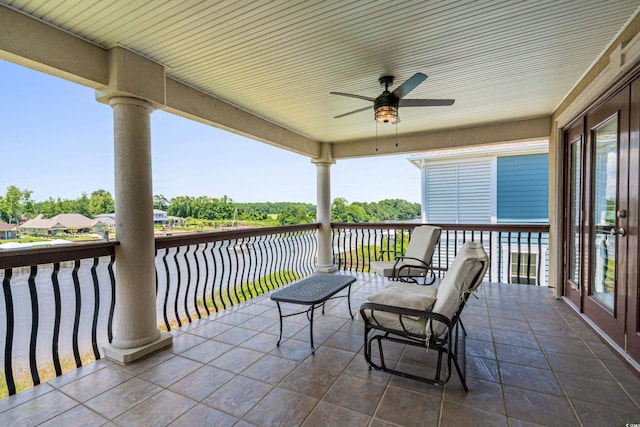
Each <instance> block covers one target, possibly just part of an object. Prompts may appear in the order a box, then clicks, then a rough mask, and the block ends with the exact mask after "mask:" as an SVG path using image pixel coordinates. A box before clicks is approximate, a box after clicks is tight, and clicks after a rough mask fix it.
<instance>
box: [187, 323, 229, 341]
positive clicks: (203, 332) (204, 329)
mask: <svg viewBox="0 0 640 427" xmlns="http://www.w3.org/2000/svg"><path fill="white" fill-rule="evenodd" d="M231 328H233V326H232V325H229V324H226V323H221V322H209V323H206V324H204V325H202V326H200V327H198V328H195V329H193V330H191V331H190V333H191V334H193V335H198V336H201V337H204V338H207V339H209V338H214V337H215V336H216V335H219V334H221V333H222V332H224V331H228V330H229V329H231Z"/></svg>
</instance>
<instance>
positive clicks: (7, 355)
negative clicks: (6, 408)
mask: <svg viewBox="0 0 640 427" xmlns="http://www.w3.org/2000/svg"><path fill="white" fill-rule="evenodd" d="M12 273H13V269H11V268H5V269H4V279H2V292H3V293H4V303H5V317H6V320H7V326H6V332H5V340H4V378H5V381H6V383H7V390H8V392H9V395H12V394H16V383H15V380H14V378H13V344H14V343H13V333H14V329H15V317H14V311H13V294H12V292H11V275H12Z"/></svg>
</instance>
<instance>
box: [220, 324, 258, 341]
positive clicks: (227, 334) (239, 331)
mask: <svg viewBox="0 0 640 427" xmlns="http://www.w3.org/2000/svg"><path fill="white" fill-rule="evenodd" d="M258 333H259V332H258V331H254V330H253V329H246V328H241V327H239V326H236V327H235V328H232V329H228V330H226V331H224V332H221V333H219V334H218V335H216V337H215V338H216V341H220V342H223V343H226V344H231V345H238V344H242V343H243V342H245V341H246V340H248V339H249V338H252V337H254V336H256V335H257V334H258Z"/></svg>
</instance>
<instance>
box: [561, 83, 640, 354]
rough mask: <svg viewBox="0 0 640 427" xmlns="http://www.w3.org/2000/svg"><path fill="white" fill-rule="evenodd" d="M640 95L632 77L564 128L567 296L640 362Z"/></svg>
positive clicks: (639, 86)
mask: <svg viewBox="0 0 640 427" xmlns="http://www.w3.org/2000/svg"><path fill="white" fill-rule="evenodd" d="M634 99H635V100H636V101H633V100H634ZM638 100H640V82H633V83H632V84H630V85H628V86H626V87H625V88H624V89H622V90H621V91H620V92H618V93H617V94H616V95H615V96H613V97H611V98H610V99H609V100H608V101H606V102H605V103H603V104H602V105H600V106H599V107H598V108H597V109H595V110H594V111H592V112H590V113H589V114H587V115H586V116H585V117H584V118H583V120H581V121H580V122H579V123H578V124H577V125H575V126H573V127H572V128H570V129H568V130H566V131H565V142H566V151H565V159H566V162H565V163H566V168H565V183H566V184H567V185H566V186H565V188H566V191H565V206H566V211H565V227H564V228H565V236H566V239H565V272H564V277H565V283H564V295H565V296H567V297H568V298H569V299H570V300H571V301H572V302H573V304H575V305H576V306H577V307H579V309H580V310H581V311H582V312H583V313H585V315H587V316H588V317H589V318H590V319H591V320H593V322H594V323H595V324H597V325H598V326H599V327H600V328H601V329H602V330H603V331H604V332H605V333H606V334H607V335H608V336H609V337H610V338H611V339H612V340H613V341H615V342H616V343H617V344H618V345H620V346H621V347H622V348H624V349H625V350H626V351H627V352H629V353H630V354H631V355H632V357H634V358H635V359H636V360H640V310H639V309H638V303H639V300H638V298H639V296H638V272H637V264H638V186H639V174H638V167H639V166H640V164H639V163H640V161H639V160H640V154H639V150H638V147H639V143H638V139H639V136H638V134H639V133H640V103H639V102H638Z"/></svg>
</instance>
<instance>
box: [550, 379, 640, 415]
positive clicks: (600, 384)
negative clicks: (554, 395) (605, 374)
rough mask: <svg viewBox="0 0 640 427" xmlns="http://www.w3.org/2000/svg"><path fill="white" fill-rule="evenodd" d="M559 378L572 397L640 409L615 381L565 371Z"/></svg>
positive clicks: (611, 405)
mask: <svg viewBox="0 0 640 427" xmlns="http://www.w3.org/2000/svg"><path fill="white" fill-rule="evenodd" d="M558 379H559V380H560V383H561V384H562V387H564V389H565V390H566V392H567V395H568V396H569V397H570V398H571V399H576V400H583V401H586V402H593V403H599V404H603V405H607V406H610V407H612V408H620V409H627V410H636V409H638V407H637V406H636V404H635V403H634V402H633V401H632V400H631V399H630V398H629V396H628V395H627V393H626V391H625V390H624V389H623V388H622V387H621V386H620V384H618V383H616V382H614V381H607V380H602V379H599V378H590V377H583V376H578V375H572V374H567V373H565V372H558Z"/></svg>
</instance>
